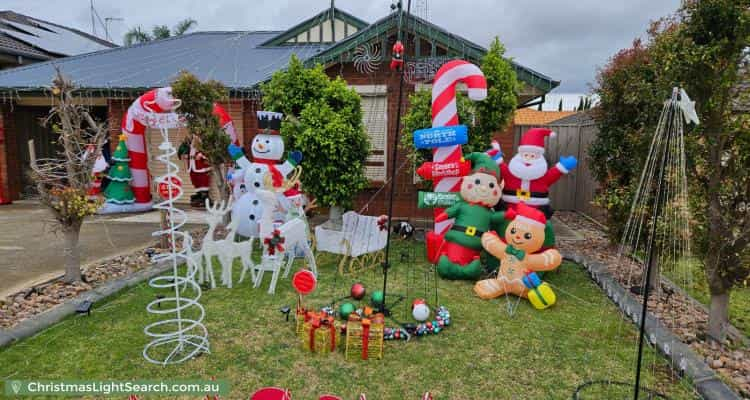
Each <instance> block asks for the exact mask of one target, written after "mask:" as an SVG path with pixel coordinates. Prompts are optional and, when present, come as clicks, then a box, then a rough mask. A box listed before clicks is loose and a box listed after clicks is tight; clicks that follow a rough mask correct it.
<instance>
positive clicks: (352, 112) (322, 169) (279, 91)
mask: <svg viewBox="0 0 750 400" xmlns="http://www.w3.org/2000/svg"><path fill="white" fill-rule="evenodd" d="M261 90H262V91H263V106H264V108H265V109H267V110H269V111H276V112H282V113H284V116H285V118H284V121H282V124H281V134H282V136H283V137H284V140H285V141H286V145H287V148H289V149H299V150H300V151H302V153H303V159H302V163H301V165H302V167H303V169H304V172H303V173H302V185H303V187H304V188H305V190H306V191H308V192H309V193H310V194H311V195H312V196H314V197H315V198H316V200H317V202H318V204H321V205H324V206H329V207H330V208H331V220H332V222H333V223H334V224H336V223H340V215H341V211H342V209H343V208H348V207H350V206H351V204H352V198H353V195H354V194H356V193H358V192H359V191H361V190H363V189H364V188H366V187H367V185H368V180H367V177H366V176H365V174H364V161H365V158H366V156H367V154H368V153H369V149H370V143H369V140H368V138H367V134H366V133H365V129H364V125H363V123H362V104H361V98H360V97H359V95H358V94H357V92H355V91H354V90H353V89H350V88H349V87H348V86H347V84H346V82H344V81H343V80H342V79H341V78H340V77H339V78H336V79H333V80H331V79H330V78H329V77H328V75H326V73H325V72H324V71H323V67H322V66H321V65H317V66H315V67H313V68H306V67H305V66H304V65H303V63H302V61H300V60H299V59H298V58H297V57H296V56H294V55H292V57H291V59H290V60H289V65H288V67H287V69H286V70H284V71H277V72H276V73H274V74H273V76H272V77H271V80H270V81H268V82H266V83H265V84H263V86H262V87H261Z"/></svg>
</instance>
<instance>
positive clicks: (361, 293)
mask: <svg viewBox="0 0 750 400" xmlns="http://www.w3.org/2000/svg"><path fill="white" fill-rule="evenodd" d="M366 292H367V290H366V289H365V285H363V284H361V283H359V282H357V283H355V284H353V285H352V290H351V295H352V298H353V299H354V300H362V298H364V297H365V293H366Z"/></svg>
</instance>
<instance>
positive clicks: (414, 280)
mask: <svg viewBox="0 0 750 400" xmlns="http://www.w3.org/2000/svg"><path fill="white" fill-rule="evenodd" d="M422 248H423V244H421V243H417V242H400V243H398V245H397V246H396V254H400V253H404V254H410V255H412V256H413V255H415V254H416V256H415V257H413V258H412V259H413V260H414V261H409V260H404V261H402V262H397V263H394V265H393V267H392V268H391V270H390V271H389V272H390V273H389V289H388V290H389V293H393V294H394V296H393V297H391V296H389V298H391V299H394V298H396V297H397V295H405V294H406V292H407V290H408V291H409V293H410V295H411V296H423V297H424V298H426V299H427V300H428V302H431V301H432V300H431V298H432V296H433V292H432V291H431V289H430V287H431V286H430V287H428V288H427V289H425V279H426V278H429V277H430V273H429V272H428V273H427V275H425V273H424V272H423V268H425V265H426V263H424V262H421V261H419V260H421V259H422V256H421V252H422V250H421V249H422ZM395 258H398V257H395ZM319 260H320V266H319V270H320V274H321V275H320V280H319V286H318V289H317V290H316V291H315V292H314V293H313V294H312V295H310V296H309V297H308V298H307V299H306V302H307V303H308V304H310V305H313V304H314V305H317V306H324V305H326V304H328V303H330V302H331V300H332V299H338V298H341V297H343V296H346V295H347V294H348V292H349V287H350V285H351V284H352V283H354V282H356V281H360V282H363V283H364V284H365V286H366V288H367V289H368V290H369V291H372V290H376V289H379V288H381V287H382V274H381V272H380V271H379V270H377V271H376V270H373V271H369V272H364V273H362V274H361V275H360V276H357V277H356V278H355V277H348V276H347V277H342V276H336V275H335V274H336V273H335V269H336V261H337V260H335V259H334V258H333V257H332V256H331V255H325V254H324V255H322V256H320V257H319ZM410 271H411V273H410ZM235 272H236V274H235V275H236V276H235V280H236V279H238V277H239V267H238V268H235ZM217 274H218V268H217ZM546 279H547V281H548V282H549V283H550V284H551V285H553V287H554V288H555V290H556V291H557V292H558V302H557V304H556V305H555V307H553V308H551V309H548V310H544V311H537V310H534V309H533V308H532V307H531V306H530V305H529V304H528V302H526V301H521V302H518V303H517V308H516V309H515V312H514V313H513V315H510V314H509V313H508V311H507V307H508V305H509V304H510V303H508V299H506V298H500V299H497V300H493V301H484V300H481V299H479V298H477V297H476V296H474V295H473V293H472V292H471V286H472V285H471V284H470V283H466V282H449V281H443V280H439V281H438V282H439V283H438V285H439V298H440V303H441V304H444V305H446V306H447V307H449V309H450V312H451V316H452V324H451V326H450V327H448V328H447V329H445V330H444V331H442V332H440V334H438V335H436V336H430V337H419V338H413V339H412V340H411V341H409V342H405V341H395V342H394V341H390V342H386V344H385V355H384V358H383V359H382V360H376V359H370V360H368V361H362V360H355V361H347V360H345V358H344V354H343V351H342V350H340V351H338V352H336V353H335V354H331V355H311V354H309V352H307V351H305V350H303V349H302V348H301V345H300V340H299V339H298V338H297V337H296V336H295V334H294V322H293V321H291V322H287V321H286V320H285V318H284V316H283V314H282V313H280V311H279V310H280V308H281V307H283V306H285V305H291V306H292V307H293V306H294V304H295V301H296V293H295V292H294V291H293V289H292V287H291V284H290V280H289V279H282V280H280V283H279V285H278V287H277V292H276V294H275V295H268V294H267V293H266V290H265V288H267V285H268V281H269V280H270V277H269V275H268V274H267V275H266V282H264V284H263V287H262V288H261V289H252V288H251V287H250V284H249V282H248V281H245V282H243V283H242V284H238V285H236V286H235V287H234V288H233V289H227V288H223V287H222V288H217V289H212V290H207V291H205V292H204V294H203V296H202V298H201V302H202V304H203V305H204V307H205V309H206V311H207V314H206V319H205V320H204V323H205V324H206V326H207V328H208V330H209V338H210V342H211V354H205V355H202V356H200V357H198V358H197V359H195V360H192V361H190V362H187V363H184V364H180V365H176V366H169V367H162V366H158V365H153V364H150V363H147V362H145V361H144V359H143V356H142V354H141V352H142V349H143V346H144V345H145V344H146V342H147V337H146V336H145V335H144V334H143V331H142V329H143V327H144V326H145V325H146V324H148V323H149V322H153V316H151V315H149V314H147V313H146V311H145V309H146V305H147V304H148V303H149V302H150V301H152V300H154V299H155V297H156V295H157V294H159V292H157V291H155V289H153V288H151V287H150V286H148V285H147V284H146V283H142V284H140V285H138V286H136V287H133V288H131V289H128V290H125V291H123V292H121V293H120V294H118V295H116V296H114V297H113V298H111V299H108V300H107V301H105V302H103V303H101V304H97V305H96V306H95V308H94V310H93V312H92V314H91V316H88V317H87V316H82V317H78V316H75V317H70V318H67V319H65V320H64V321H63V322H61V323H60V324H58V325H56V326H54V327H52V328H50V329H48V330H46V331H44V332H42V333H41V334H39V335H37V336H35V337H33V338H30V339H27V340H25V341H22V342H20V343H17V344H15V345H13V346H11V347H9V348H6V349H3V350H2V352H0V376H1V377H2V378H3V379H31V378H44V379H63V378H71V377H72V376H75V378H76V379H122V380H125V379H169V378H171V377H175V376H179V377H182V378H204V379H210V378H212V377H215V378H216V379H225V380H227V381H229V383H230V385H231V394H230V395H229V396H227V397H228V398H246V397H247V396H248V395H249V394H250V393H252V392H253V391H254V390H256V389H257V388H259V387H261V386H279V387H286V388H289V389H291V390H292V393H293V394H294V398H298V399H312V398H317V397H316V396H318V395H320V394H323V393H334V394H337V395H339V396H342V397H343V398H347V399H348V398H356V396H358V395H359V393H366V394H367V395H368V398H376V399H377V398H403V399H412V398H413V399H418V398H420V396H421V395H422V394H423V393H424V392H426V391H430V392H431V393H432V394H433V395H434V396H435V398H453V399H458V398H467V399H468V398H493V399H507V398H545V399H563V398H570V397H571V395H572V394H573V392H574V391H575V389H576V387H578V386H579V385H581V384H583V383H585V382H586V381H589V380H596V379H606V378H612V377H618V378H619V379H620V380H623V381H626V382H628V381H631V380H632V377H633V365H634V362H635V356H636V353H635V351H634V348H635V344H636V340H637V331H636V329H635V327H634V326H633V325H632V324H630V323H629V322H628V321H627V320H625V319H623V317H622V315H621V314H620V312H619V311H618V310H617V308H616V307H615V306H614V305H613V304H612V303H611V302H610V301H609V299H607V298H606V297H605V296H604V295H603V294H602V292H601V291H600V289H599V288H597V286H596V285H595V284H594V283H593V282H592V281H591V280H590V278H589V276H588V275H587V274H586V273H585V271H584V270H583V269H582V268H581V266H579V265H577V264H574V263H570V262H565V263H564V264H563V265H562V266H561V268H560V269H559V271H557V272H554V273H551V274H548V275H547V277H546ZM348 301H351V300H348ZM408 303H409V304H407V302H401V303H399V304H397V305H395V306H394V316H395V317H396V318H400V319H403V320H405V319H406V317H405V315H407V314H406V312H407V307H409V306H410V302H408ZM514 303H515V300H514ZM409 315H410V313H409ZM409 318H410V317H409ZM387 324H391V325H393V323H392V321H387ZM645 357H646V360H648V362H649V364H650V365H652V367H651V368H644V371H643V373H644V374H645V377H644V378H645V383H646V385H647V386H649V387H656V388H659V390H660V391H662V392H664V393H666V394H668V395H669V396H670V398H673V399H691V398H694V395H693V394H692V389H691V386H690V384H689V382H686V381H685V380H679V378H676V375H675V374H674V373H673V372H672V371H671V369H670V368H669V366H668V365H667V364H666V362H665V361H663V359H662V358H661V356H658V355H656V354H655V353H653V351H651V350H650V349H649V350H647V352H646V356H645Z"/></svg>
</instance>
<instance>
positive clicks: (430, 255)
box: [425, 231, 445, 264]
mask: <svg viewBox="0 0 750 400" xmlns="http://www.w3.org/2000/svg"><path fill="white" fill-rule="evenodd" d="M425 242H426V244H427V260H428V261H429V262H430V263H432V264H437V262H438V259H439V258H440V248H441V247H443V243H444V242H445V238H444V237H443V235H438V234H437V233H435V232H433V231H430V232H427V234H426V235H425Z"/></svg>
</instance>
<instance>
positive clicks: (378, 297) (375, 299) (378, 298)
mask: <svg viewBox="0 0 750 400" xmlns="http://www.w3.org/2000/svg"><path fill="white" fill-rule="evenodd" d="M383 299H384V296H383V291H382V290H376V291H374V292H372V296H370V301H371V302H372V305H374V306H379V305H381V304H383Z"/></svg>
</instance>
